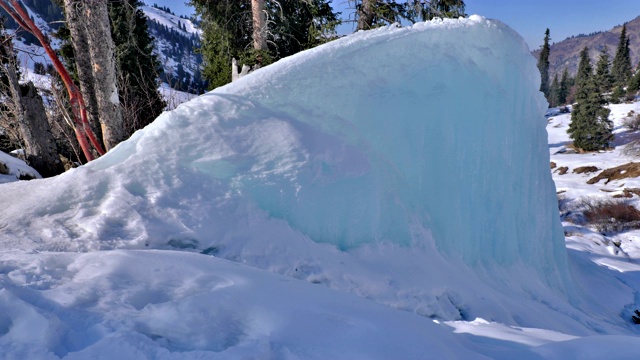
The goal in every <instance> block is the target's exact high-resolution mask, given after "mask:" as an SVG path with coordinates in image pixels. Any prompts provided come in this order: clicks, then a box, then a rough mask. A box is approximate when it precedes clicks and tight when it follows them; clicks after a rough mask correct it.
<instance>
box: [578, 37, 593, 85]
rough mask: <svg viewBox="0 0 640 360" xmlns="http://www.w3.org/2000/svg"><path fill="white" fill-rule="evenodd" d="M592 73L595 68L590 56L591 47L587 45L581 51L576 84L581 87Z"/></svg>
mask: <svg viewBox="0 0 640 360" xmlns="http://www.w3.org/2000/svg"><path fill="white" fill-rule="evenodd" d="M592 74H593V68H592V67H591V59H590V58H589V48H588V47H586V46H585V47H584V48H583V49H582V51H580V62H579V63H578V72H577V73H576V80H575V85H576V86H578V87H579V88H580V87H583V86H584V85H585V83H586V82H587V81H588V80H589V79H590V78H591V75H592Z"/></svg>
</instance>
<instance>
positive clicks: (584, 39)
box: [532, 16, 640, 78]
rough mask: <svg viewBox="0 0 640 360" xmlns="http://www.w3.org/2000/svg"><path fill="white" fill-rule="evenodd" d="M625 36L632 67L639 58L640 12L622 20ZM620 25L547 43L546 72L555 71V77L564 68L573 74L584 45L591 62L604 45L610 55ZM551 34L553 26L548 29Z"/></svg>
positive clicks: (613, 52) (550, 73)
mask: <svg viewBox="0 0 640 360" xmlns="http://www.w3.org/2000/svg"><path fill="white" fill-rule="evenodd" d="M624 25H626V26H627V36H628V37H629V50H630V54H631V66H632V67H633V68H635V67H636V65H637V64H638V61H640V16H637V17H636V18H635V19H633V20H631V21H629V22H626V23H625V24H624ZM622 26H623V25H617V26H615V27H613V28H611V29H609V30H607V31H598V32H594V33H591V34H589V35H578V36H573V37H570V38H566V39H564V40H562V41H560V42H557V43H553V44H551V45H550V50H551V52H550V54H549V76H550V77H551V78H553V76H554V75H555V74H558V77H560V75H561V74H562V71H564V69H565V68H566V69H567V70H568V71H569V74H570V75H575V74H576V72H577V70H578V63H579V62H580V51H581V50H582V49H583V48H584V47H585V46H587V47H588V48H589V56H590V58H591V61H592V64H595V62H596V61H597V59H598V56H599V54H600V51H602V49H603V48H604V47H605V46H606V47H607V48H608V52H609V57H610V59H611V60H613V57H614V55H615V53H616V49H617V48H618V43H619V42H620V32H621V31H622ZM551 35H552V36H553V29H551ZM532 54H533V56H535V58H536V59H538V58H539V56H540V49H536V50H534V51H532Z"/></svg>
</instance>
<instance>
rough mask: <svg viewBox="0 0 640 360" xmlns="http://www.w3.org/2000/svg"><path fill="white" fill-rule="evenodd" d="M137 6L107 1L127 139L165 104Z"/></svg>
mask: <svg viewBox="0 0 640 360" xmlns="http://www.w3.org/2000/svg"><path fill="white" fill-rule="evenodd" d="M141 5H143V3H142V2H141V1H138V0H122V1H113V2H109V18H110V20H111V36H112V37H113V40H114V43H115V46H116V49H115V53H116V65H117V68H118V72H119V82H120V88H121V90H120V93H119V95H120V102H121V103H122V106H123V107H124V110H125V111H124V117H125V119H124V122H125V133H126V136H127V137H128V136H130V135H131V134H133V132H135V131H136V130H138V129H141V128H143V127H145V126H146V125H148V124H149V123H151V122H152V121H153V120H155V118H156V117H158V115H160V114H161V113H162V111H163V110H164V107H165V105H166V104H165V102H164V100H163V99H162V95H161V94H160V93H159V92H158V85H159V83H158V79H159V76H160V73H161V72H162V68H161V66H160V62H159V61H158V59H157V57H156V55H155V54H154V52H153V49H154V43H153V38H152V37H151V35H150V34H149V29H148V27H147V17H146V15H145V14H144V12H142V10H140V9H139V8H138V6H141Z"/></svg>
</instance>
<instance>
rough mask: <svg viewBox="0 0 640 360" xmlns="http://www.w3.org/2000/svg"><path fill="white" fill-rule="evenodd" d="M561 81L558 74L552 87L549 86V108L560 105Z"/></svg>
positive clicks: (554, 77)
mask: <svg viewBox="0 0 640 360" xmlns="http://www.w3.org/2000/svg"><path fill="white" fill-rule="evenodd" d="M560 90H561V89H560V80H558V74H555V75H554V76H553V81H552V82H551V86H549V106H550V107H556V106H559V105H560V104H561V103H560Z"/></svg>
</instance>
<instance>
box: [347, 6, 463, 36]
mask: <svg viewBox="0 0 640 360" xmlns="http://www.w3.org/2000/svg"><path fill="white" fill-rule="evenodd" d="M363 2H364V1H363V0H350V3H352V4H353V5H354V8H355V9H356V14H361V13H362V7H363ZM371 7H372V11H373V14H372V17H371V23H370V24H369V26H368V28H369V29H370V28H376V27H379V26H384V25H388V24H391V23H400V22H402V21H405V20H406V21H409V22H411V23H416V22H418V21H425V20H431V19H433V18H436V17H439V18H458V17H461V16H462V17H464V16H466V13H465V3H464V1H463V0H405V1H396V0H378V1H372V2H371ZM357 16H360V15H357Z"/></svg>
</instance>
